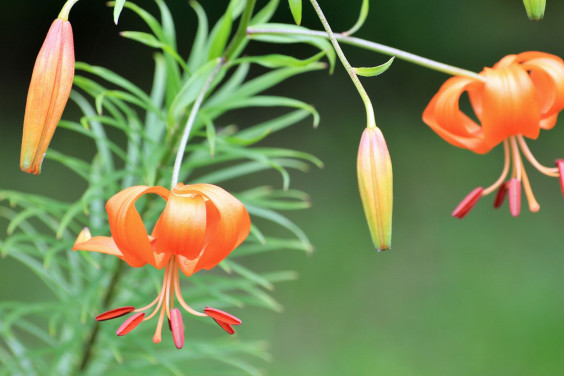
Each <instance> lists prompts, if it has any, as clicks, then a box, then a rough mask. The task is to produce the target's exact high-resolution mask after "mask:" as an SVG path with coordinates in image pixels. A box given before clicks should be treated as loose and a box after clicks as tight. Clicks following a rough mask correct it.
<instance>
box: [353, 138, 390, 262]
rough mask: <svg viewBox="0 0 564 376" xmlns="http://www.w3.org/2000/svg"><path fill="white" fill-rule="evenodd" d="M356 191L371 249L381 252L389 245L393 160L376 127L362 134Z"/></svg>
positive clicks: (388, 247)
mask: <svg viewBox="0 0 564 376" xmlns="http://www.w3.org/2000/svg"><path fill="white" fill-rule="evenodd" d="M357 177H358V188H359V191H360V198H361V201H362V206H363V207H364V214H365V216H366V220H367V222H368V227H369V229H370V235H371V236H372V242H373V243H374V246H375V247H376V248H377V249H378V250H379V251H383V250H386V249H390V248H391V246H392V206H393V189H392V181H393V177H392V161H391V159H390V154H389V153H388V147H387V145H386V140H384V136H383V135H382V132H381V131H380V129H379V128H378V127H367V128H365V129H364V132H363V133H362V137H361V139H360V146H359V148H358V158H357Z"/></svg>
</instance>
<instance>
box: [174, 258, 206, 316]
mask: <svg viewBox="0 0 564 376" xmlns="http://www.w3.org/2000/svg"><path fill="white" fill-rule="evenodd" d="M175 266H176V273H174V277H173V279H174V294H175V295H176V299H177V300H178V303H180V305H181V306H182V308H184V309H185V310H186V311H187V312H190V313H191V314H193V315H195V316H202V317H204V316H207V315H206V314H205V313H203V312H199V311H196V310H195V309H193V308H192V307H190V306H189V305H188V304H186V302H185V301H184V299H183V298H182V293H181V292H180V279H179V276H178V274H179V272H178V266H177V265H175Z"/></svg>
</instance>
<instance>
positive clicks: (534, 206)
mask: <svg viewBox="0 0 564 376" xmlns="http://www.w3.org/2000/svg"><path fill="white" fill-rule="evenodd" d="M520 162H521V161H520ZM521 169H522V170H523V189H524V190H525V196H527V202H528V203H529V210H530V211H532V212H533V213H536V212H538V211H539V210H540V205H539V203H538V202H537V200H536V198H535V195H534V194H533V189H532V188H531V183H530V182H529V177H528V176H527V172H526V171H525V166H523V162H521Z"/></svg>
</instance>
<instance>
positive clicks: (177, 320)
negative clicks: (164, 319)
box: [169, 308, 184, 350]
mask: <svg viewBox="0 0 564 376" xmlns="http://www.w3.org/2000/svg"><path fill="white" fill-rule="evenodd" d="M169 324H170V330H171V331H172V339H173V340H174V346H176V348H177V349H179V350H180V349H181V348H182V346H184V324H183V323H182V315H181V314H180V310H179V309H178V308H175V309H173V310H172V311H170V321H169Z"/></svg>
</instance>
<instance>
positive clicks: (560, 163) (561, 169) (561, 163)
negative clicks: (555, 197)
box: [554, 159, 564, 195]
mask: <svg viewBox="0 0 564 376" xmlns="http://www.w3.org/2000/svg"><path fill="white" fill-rule="evenodd" d="M554 163H555V164H556V168H557V169H558V174H559V176H560V189H562V194H563V195H564V159H557V160H555V161H554Z"/></svg>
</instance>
